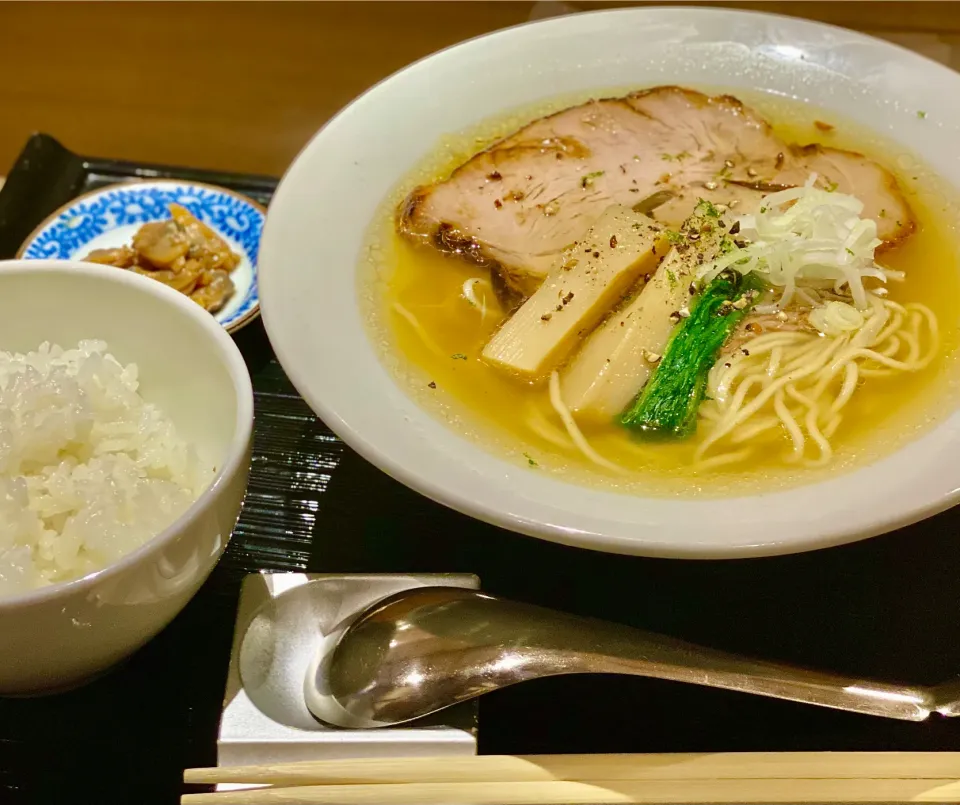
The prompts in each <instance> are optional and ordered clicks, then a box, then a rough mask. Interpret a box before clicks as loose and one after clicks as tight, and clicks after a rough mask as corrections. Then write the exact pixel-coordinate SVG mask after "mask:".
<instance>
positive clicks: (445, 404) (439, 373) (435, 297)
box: [360, 87, 960, 496]
mask: <svg viewBox="0 0 960 805" xmlns="http://www.w3.org/2000/svg"><path fill="white" fill-rule="evenodd" d="M700 89H704V88H702V87H701V88H700ZM627 91H629V90H627ZM705 91H711V92H715V91H716V90H715V89H712V90H711V89H705ZM616 94H625V92H617V91H614V92H611V93H609V95H616ZM736 94H737V95H738V96H739V97H740V98H741V99H742V100H743V101H744V102H745V103H748V104H750V105H751V106H753V107H754V108H755V109H757V110H758V111H759V112H760V113H761V114H763V115H764V116H765V117H766V118H767V119H768V120H769V121H771V123H772V124H773V125H774V128H775V129H776V130H777V132H778V134H780V135H781V136H782V137H783V138H784V139H786V140H788V141H793V142H800V143H809V142H820V143H822V144H825V145H832V146H836V147H842V148H850V149H853V150H857V151H860V152H863V153H865V154H867V155H868V156H870V157H871V158H873V159H875V160H877V161H878V162H880V163H881V164H883V165H885V166H886V167H887V168H888V169H890V170H891V171H892V172H893V173H894V174H895V175H896V176H897V178H898V180H899V181H900V183H901V187H902V189H903V190H904V192H905V195H906V196H907V199H908V201H909V203H910V205H911V207H912V209H913V212H914V215H915V217H916V220H917V224H918V229H917V232H916V233H915V234H914V235H913V236H912V237H911V238H909V239H908V241H907V242H906V243H904V244H903V245H901V246H899V247H898V248H896V249H894V250H891V251H889V252H887V253H885V254H884V255H883V258H882V261H883V263H884V264H885V265H888V266H889V267H891V268H897V269H901V270H903V271H905V272H906V273H907V279H906V280H905V281H904V282H902V283H895V284H891V285H890V298H891V299H894V300H896V301H898V302H913V301H915V302H921V303H923V304H925V305H927V306H928V307H930V308H931V309H932V310H933V312H934V313H935V314H936V316H937V318H938V320H939V323H940V329H941V347H940V352H939V355H938V356H937V358H936V360H934V362H933V363H932V364H931V365H930V366H929V367H928V368H927V369H925V370H923V371H921V372H917V373H914V374H901V375H897V376H895V377H893V378H890V379H885V378H872V379H870V380H867V381H862V382H863V385H864V388H861V389H858V392H857V394H856V395H855V396H854V399H853V400H852V401H851V402H850V403H849V405H848V408H847V413H846V415H845V417H844V422H843V424H842V425H841V427H840V429H839V431H838V432H837V434H835V435H834V437H833V439H832V440H831V442H832V445H833V447H834V450H835V455H834V458H833V460H832V462H831V463H830V465H829V466H828V467H826V468H820V469H814V468H802V467H798V466H796V465H791V464H785V463H784V462H783V461H782V458H781V456H780V455H778V454H776V453H773V452H772V451H771V452H770V454H769V457H767V458H764V459H762V460H756V461H754V462H753V463H751V464H749V465H735V466H732V467H719V468H716V469H712V470H711V469H707V470H697V469H695V468H694V467H693V466H692V465H691V460H692V457H693V452H694V450H695V448H696V439H693V440H689V441H687V442H682V443H675V444H642V443H639V442H637V441H636V440H634V439H632V438H631V437H630V435H629V434H628V433H627V432H626V431H624V430H623V429H622V428H620V427H618V426H617V425H615V424H612V423H611V424H607V425H595V426H586V427H585V428H584V433H585V435H586V436H587V438H588V439H589V440H590V441H591V444H592V445H593V446H594V447H595V448H596V449H597V450H598V451H599V452H600V453H601V454H603V455H604V456H606V457H607V458H609V459H610V460H611V461H613V462H614V463H617V464H620V465H621V466H623V467H626V468H629V469H631V470H632V472H631V473H630V474H629V475H628V476H617V475H613V474H610V473H607V472H605V471H604V470H602V469H600V468H598V467H597V466H596V465H594V464H592V463H591V462H589V461H588V460H587V459H586V458H584V457H583V456H582V455H581V454H580V453H579V451H577V450H576V449H575V448H573V447H572V446H571V447H569V448H563V447H559V446H558V445H556V444H554V443H552V442H551V441H548V440H546V439H544V438H543V437H541V436H540V435H538V434H537V433H535V432H534V431H533V430H531V428H530V427H529V426H528V425H527V422H526V418H525V416H524V412H526V411H527V410H528V408H529V406H530V402H531V401H532V400H536V399H538V398H539V399H540V400H541V401H545V399H546V397H547V390H546V388H545V386H543V385H539V386H532V385H530V384H527V383H523V382H521V381H518V380H516V379H513V378H509V377H506V376H504V375H503V374H502V373H500V372H499V371H497V370H496V369H494V368H492V367H490V366H488V365H487V364H485V363H483V362H482V361H481V360H480V359H479V355H480V353H481V351H482V349H483V347H484V345H485V343H486V342H487V340H488V339H489V337H490V336H491V334H492V333H493V331H494V330H495V329H496V328H497V326H498V325H499V324H500V322H501V320H502V314H501V313H500V312H499V310H498V308H497V307H496V302H495V300H492V299H491V300H488V302H490V304H491V307H492V311H491V313H489V314H488V315H487V317H486V319H484V320H481V317H480V315H479V313H478V312H477V311H476V310H474V309H472V308H470V307H469V306H468V305H467V303H466V302H465V301H464V300H463V299H462V296H461V292H462V286H463V283H464V281H465V280H467V279H468V278H470V277H476V276H482V275H483V272H480V271H478V269H477V268H476V267H475V266H471V265H469V264H468V263H466V262H464V261H461V260H459V259H457V258H454V257H450V256H446V255H443V254H441V253H439V252H437V251H435V250H432V249H429V248H423V247H418V246H415V245H413V244H411V243H409V242H407V241H406V240H404V239H402V238H400V237H399V236H398V235H397V234H396V232H395V229H394V214H395V209H396V205H397V203H398V202H399V200H400V199H401V198H402V197H403V196H404V195H405V194H406V193H407V192H409V191H410V190H411V189H412V188H413V187H414V186H416V185H418V184H422V183H425V182H429V181H435V180H437V179H439V178H442V177H444V176H447V175H449V173H450V171H451V170H452V169H453V168H455V167H456V166H457V165H459V164H461V163H462V162H464V161H465V160H466V159H468V158H469V157H470V156H472V155H473V154H474V153H476V152H477V151H479V150H481V149H482V148H484V147H486V146H487V145H488V144H489V143H491V142H493V141H495V140H497V139H499V138H500V137H502V136H504V135H505V134H507V133H509V132H511V131H513V130H515V129H517V128H519V127H520V126H521V125H524V124H525V123H526V122H528V121H530V120H533V119H535V118H537V117H540V116H542V115H543V114H546V113H549V112H551V111H556V110H558V109H562V108H564V107H566V106H570V105H572V104H574V103H578V102H580V101H582V100H583V97H579V98H566V99H563V100H562V101H555V102H553V103H552V104H542V105H539V106H538V107H536V108H532V109H528V110H526V111H525V112H523V111H521V112H513V113H511V114H509V115H504V116H503V117H501V118H499V119H498V120H494V121H491V122H489V123H487V124H485V125H483V126H481V127H478V128H477V129H475V130H473V131H471V132H468V133H466V134H464V135H461V136H458V137H451V138H449V139H447V140H446V141H445V142H443V143H441V144H440V145H439V146H438V148H437V149H436V152H435V153H434V154H432V155H431V156H430V157H429V158H428V159H427V160H426V161H425V162H424V164H423V165H421V166H420V167H419V168H418V169H416V170H415V171H413V172H411V174H410V176H409V177H407V178H406V179H405V180H404V181H403V182H402V183H401V185H400V186H399V187H398V188H397V189H396V191H395V192H394V193H393V194H391V197H390V198H389V199H388V200H387V201H386V202H385V204H384V206H383V208H382V210H381V212H380V213H379V215H378V217H377V219H376V220H375V221H374V222H373V225H372V226H371V231H370V237H369V244H370V245H369V249H368V252H367V258H366V259H365V261H364V265H363V266H362V269H363V270H361V272H360V283H361V287H360V296H361V299H362V300H363V303H364V306H365V308H366V311H365V312H366V313H367V314H368V315H367V316H366V319H367V321H369V322H370V326H371V331H372V335H373V337H374V341H375V343H376V344H377V345H378V347H379V350H380V352H381V355H382V358H383V360H384V362H385V364H386V365H387V366H388V367H389V368H390V369H391V371H392V372H393V374H394V376H395V377H396V378H397V380H398V381H399V382H400V383H401V384H402V385H403V386H405V387H406V388H407V389H408V390H409V392H410V393H411V395H412V396H413V397H414V398H415V399H416V400H417V401H418V402H419V403H420V404H421V405H423V407H424V408H425V409H427V410H428V411H430V412H431V413H432V414H434V415H435V416H438V417H440V418H441V419H442V420H444V421H445V422H446V423H447V424H448V425H449V426H451V427H452V428H454V429H455V430H457V431H458V432H459V433H461V434H462V435H464V436H466V437H468V438H471V439H473V440H474V441H477V442H479V443H480V444H481V445H483V446H484V447H485V448H486V449H488V450H490V451H492V452H495V453H497V454H500V455H502V456H504V457H506V458H510V459H512V460H514V461H516V462H519V463H521V464H523V465H524V466H527V467H528V468H529V469H530V470H531V471H537V472H552V473H556V474H559V475H561V476H563V477H565V478H566V479H568V480H570V481H573V482H577V483H589V484H594V485H596V484H599V485H604V486H609V487H612V488H615V489H618V490H621V491H624V492H634V493H637V492H642V493H643V494H646V495H650V494H654V495H668V496H674V495H683V494H691V493H693V494H697V495H699V496H703V495H708V496H714V495H728V494H737V493H748V492H756V491H769V490H772V489H775V488H784V487H787V486H794V485H797V484H800V483H809V482H812V481H814V480H818V479H820V478H822V477H824V476H825V475H832V474H835V473H837V472H842V471H846V470H849V469H851V468H853V467H855V466H857V465H860V464H863V463H865V462H868V461H872V460H876V459H877V458H880V457H882V456H883V455H884V454H888V453H890V452H892V451H893V450H895V449H896V448H897V447H899V446H900V445H902V444H903V443H904V441H906V440H909V439H911V438H914V437H915V436H916V435H917V434H918V433H919V432H920V431H922V430H924V429H926V428H928V427H930V426H931V425H933V424H935V423H936V422H937V421H938V420H939V419H941V418H942V417H943V416H945V415H946V414H947V413H949V409H950V399H951V398H952V396H953V393H954V389H955V387H956V385H957V380H958V378H957V375H958V371H957V364H958V360H957V352H958V350H957V347H958V345H960V331H958V327H957V323H958V321H960V259H958V249H957V232H956V224H955V222H956V221H957V220H958V215H960V206H958V203H957V200H956V199H955V197H954V191H953V190H952V188H948V187H947V186H945V185H944V184H943V183H942V181H940V180H939V179H938V177H936V176H935V175H934V174H933V173H932V171H930V170H929V169H928V168H926V167H925V166H924V165H923V164H922V163H921V162H920V161H919V160H918V159H916V158H915V157H914V156H912V155H910V154H908V153H906V152H905V151H904V150H903V149H902V148H901V147H899V146H896V145H894V144H892V143H890V142H888V141H884V140H882V139H881V138H879V137H878V136H876V135H874V134H872V133H870V132H866V131H864V130H863V129H862V128H859V127H858V126H856V125H854V124H851V123H849V122H847V121H843V120H839V119H837V117H836V116H833V115H828V114H826V113H821V112H818V111H817V110H816V109H812V108H811V107H809V106H807V105H805V104H802V103H798V102H793V101H785V100H783V99H780V98H776V99H773V98H771V97H770V96H767V95H756V94H750V93H742V92H739V93H736ZM814 120H819V121H824V122H828V123H831V124H833V125H834V126H835V129H834V130H833V131H832V132H830V133H829V134H825V133H824V132H822V131H820V130H819V129H817V128H816V127H815V126H814ZM397 303H399V304H400V305H401V306H403V307H404V308H405V309H406V310H408V311H409V312H410V313H412V314H413V315H414V316H416V318H417V320H418V321H419V324H420V325H421V327H422V328H423V331H424V332H425V333H426V335H427V336H428V338H429V339H430V341H431V342H432V346H433V347H434V348H431V347H430V346H428V345H427V344H426V343H425V341H424V339H423V338H422V337H421V335H420V334H418V333H417V332H416V331H415V330H414V329H413V327H411V325H410V323H409V322H408V321H407V320H406V319H405V318H404V317H403V316H401V315H400V314H399V313H397V312H396V310H395V305H396V304H397ZM541 408H544V409H547V410H548V409H549V406H548V405H546V406H541ZM558 423H559V419H557V420H556V423H555V424H558ZM560 430H562V427H561V428H560ZM783 444H784V448H785V449H786V447H787V444H788V442H787V437H786V434H784V442H783Z"/></svg>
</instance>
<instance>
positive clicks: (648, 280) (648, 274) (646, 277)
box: [643, 271, 653, 282]
mask: <svg viewBox="0 0 960 805" xmlns="http://www.w3.org/2000/svg"><path fill="white" fill-rule="evenodd" d="M652 276H653V274H652V273H650V272H649V271H648V272H647V273H646V274H644V275H643V281H644V282H650V277H652Z"/></svg>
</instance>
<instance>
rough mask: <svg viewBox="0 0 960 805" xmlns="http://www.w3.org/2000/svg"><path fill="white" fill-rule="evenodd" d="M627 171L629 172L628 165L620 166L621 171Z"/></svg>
mask: <svg viewBox="0 0 960 805" xmlns="http://www.w3.org/2000/svg"><path fill="white" fill-rule="evenodd" d="M626 172H627V166H626V165H621V166H620V173H626Z"/></svg>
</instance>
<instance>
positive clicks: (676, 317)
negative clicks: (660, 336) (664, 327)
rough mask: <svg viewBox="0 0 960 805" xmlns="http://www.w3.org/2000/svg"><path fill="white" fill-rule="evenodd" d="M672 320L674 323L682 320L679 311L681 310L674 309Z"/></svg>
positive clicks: (671, 315)
mask: <svg viewBox="0 0 960 805" xmlns="http://www.w3.org/2000/svg"><path fill="white" fill-rule="evenodd" d="M670 321H672V322H673V323H674V324H676V323H677V322H678V321H680V311H679V310H675V311H673V313H671V314H670Z"/></svg>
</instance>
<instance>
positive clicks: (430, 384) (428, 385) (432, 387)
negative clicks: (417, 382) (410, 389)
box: [427, 380, 437, 389]
mask: <svg viewBox="0 0 960 805" xmlns="http://www.w3.org/2000/svg"><path fill="white" fill-rule="evenodd" d="M436 387H437V384H436V383H435V382H434V381H432V380H431V381H430V382H429V383H427V388H431V389H435V388H436Z"/></svg>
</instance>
